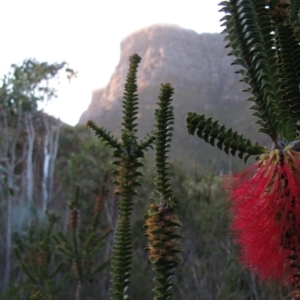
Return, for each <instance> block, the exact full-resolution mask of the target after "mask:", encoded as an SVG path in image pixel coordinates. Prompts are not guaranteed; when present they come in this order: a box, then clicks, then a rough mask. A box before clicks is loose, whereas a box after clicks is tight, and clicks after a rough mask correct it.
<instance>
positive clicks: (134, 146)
mask: <svg viewBox="0 0 300 300" xmlns="http://www.w3.org/2000/svg"><path fill="white" fill-rule="evenodd" d="M140 60H141V58H140V57H139V56H138V55H137V54H135V55H133V56H131V57H130V67H129V71H128V74H127V80H126V84H125V92H124V100H123V105H122V106H123V123H122V125H123V128H122V136H121V141H117V140H116V139H115V138H114V137H113V136H112V135H110V133H109V132H107V130H106V129H104V128H102V127H101V128H99V127H97V126H96V125H95V124H94V123H93V122H92V121H89V122H88V126H89V127H91V128H92V129H93V130H94V131H95V132H96V135H97V136H98V137H99V138H100V139H102V140H103V141H105V142H106V143H107V144H109V145H110V146H111V147H112V148H114V149H115V151H114V154H113V157H114V158H115V161H114V162H113V164H114V165H115V167H116V169H115V170H114V172H113V173H114V175H115V176H116V180H115V181H114V184H115V185H116V191H115V193H116V194H117V195H119V196H120V200H119V203H118V212H119V221H118V226H117V230H116V234H115V242H114V247H113V252H112V268H113V271H112V273H113V276H112V277H113V279H112V283H113V286H112V291H113V295H112V299H113V300H124V299H130V297H129V295H128V287H129V277H130V269H131V257H132V233H131V226H130V215H131V211H132V207H133V196H134V195H136V186H138V185H139V183H138V181H137V178H138V176H140V175H141V173H140V172H138V171H137V169H138V167H140V166H141V165H142V164H141V163H140V162H139V159H140V158H141V157H143V155H144V154H143V151H144V150H146V148H147V147H149V146H150V145H151V144H152V142H153V141H154V136H153V135H148V136H147V138H146V139H144V140H143V141H142V142H140V143H138V142H137V135H136V132H137V130H136V126H137V123H136V119H137V110H138V95H137V84H136V73H137V67H138V64H139V62H140Z"/></svg>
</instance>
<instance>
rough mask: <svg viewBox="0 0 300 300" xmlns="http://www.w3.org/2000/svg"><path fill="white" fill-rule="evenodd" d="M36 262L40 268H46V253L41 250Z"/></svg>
mask: <svg viewBox="0 0 300 300" xmlns="http://www.w3.org/2000/svg"><path fill="white" fill-rule="evenodd" d="M37 262H38V264H39V266H40V267H46V266H47V253H46V252H45V251H43V250H42V251H40V252H39V253H38V257H37Z"/></svg>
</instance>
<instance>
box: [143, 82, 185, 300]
mask: <svg viewBox="0 0 300 300" xmlns="http://www.w3.org/2000/svg"><path fill="white" fill-rule="evenodd" d="M173 91H174V89H173V87H172V86H171V85H170V84H169V83H167V84H162V85H161V89H160V93H159V95H158V98H159V101H158V102H157V105H158V108H157V109H156V110H155V119H156V124H155V131H154V135H155V150H156V151H155V152H156V153H155V166H156V176H155V179H154V182H155V189H154V191H153V193H152V196H151V198H150V201H151V204H150V206H149V210H148V211H147V213H146V214H145V216H144V218H145V225H144V228H145V236H146V237H147V239H148V244H147V248H146V250H147V252H148V257H149V261H150V262H151V263H152V264H153V269H154V271H155V278H154V289H153V291H154V299H155V300H170V299H171V298H172V295H173V285H174V284H173V281H172V280H173V275H174V272H175V268H176V267H177V265H178V264H179V263H180V253H181V251H182V249H181V248H180V242H179V240H180V239H181V238H182V237H183V236H182V233H181V226H182V223H181V222H180V221H179V216H178V214H177V213H176V204H177V199H176V198H175V197H174V195H173V191H172V188H171V184H170V174H169V162H168V156H167V154H168V152H169V148H170V143H171V138H172V130H173V128H172V125H173V119H174V116H173V107H172V106H171V102H172V95H173Z"/></svg>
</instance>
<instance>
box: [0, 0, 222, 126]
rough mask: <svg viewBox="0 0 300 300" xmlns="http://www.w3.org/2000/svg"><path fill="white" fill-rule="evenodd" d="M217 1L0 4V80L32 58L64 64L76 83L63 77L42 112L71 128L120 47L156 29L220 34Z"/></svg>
mask: <svg viewBox="0 0 300 300" xmlns="http://www.w3.org/2000/svg"><path fill="white" fill-rule="evenodd" d="M219 2H221V0H183V1H179V0H152V1H143V0H84V1H83V0H0V4H1V10H0V28H1V51H0V53H1V55H0V74H4V73H5V72H6V71H7V69H8V66H9V65H10V64H12V63H20V62H22V61H23V60H24V59H25V58H36V59H37V60H38V61H47V62H49V63H53V62H61V61H66V62H68V63H69V66H70V67H71V68H73V69H74V70H76V71H78V72H79V73H78V79H76V80H73V81H71V84H69V82H68V80H67V79H66V77H65V74H64V73H63V74H62V76H61V79H60V82H61V83H60V86H59V90H58V98H57V99H54V100H53V101H52V103H51V104H48V107H47V108H46V111H47V112H48V113H50V114H52V115H54V116H56V117H59V118H60V119H61V120H62V121H64V122H66V123H68V124H70V125H75V124H76V123H77V122H78V120H79V117H80V115H81V113H82V112H84V111H85V110H86V109H87V107H88V105H89V103H90V101H91V96H92V91H93V90H95V89H98V88H101V87H104V86H105V85H106V84H107V83H108V82H109V79H110V77H111V75H112V73H113V71H114V69H115V67H116V66H117V64H118V61H119V56H120V42H121V41H122V39H123V38H125V37H126V36H127V35H129V34H131V33H132V32H134V31H136V30H139V29H141V28H143V27H146V26H150V25H153V24H156V23H168V24H177V25H179V26H181V27H183V28H187V29H192V30H195V31H196V32H198V33H203V32H211V33H215V32H221V27H220V22H219V19H220V18H221V17H222V15H221V14H220V13H218V10H219V9H220V7H219V6H218V3H219Z"/></svg>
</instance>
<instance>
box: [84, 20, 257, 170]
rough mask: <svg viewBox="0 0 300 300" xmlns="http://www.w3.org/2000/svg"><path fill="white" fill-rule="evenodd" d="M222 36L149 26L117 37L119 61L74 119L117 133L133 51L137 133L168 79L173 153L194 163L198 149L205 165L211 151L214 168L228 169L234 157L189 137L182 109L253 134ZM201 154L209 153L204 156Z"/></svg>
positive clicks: (144, 125) (147, 125) (148, 119)
mask: <svg viewBox="0 0 300 300" xmlns="http://www.w3.org/2000/svg"><path fill="white" fill-rule="evenodd" d="M223 39H224V36H222V35H221V34H198V33H196V32H195V31H192V30H188V29H183V28H181V27H178V26H175V25H154V26H151V27H148V28H145V29H142V30H139V31H137V32H134V33H133V34H131V35H129V36H128V37H126V38H125V39H124V40H123V41H122V43H121V55H120V61H119V64H118V66H117V67H116V69H115V71H114V73H113V74H112V76H111V79H110V82H109V84H108V85H107V86H106V87H105V88H103V89H100V90H96V91H94V93H93V97H92V100H91V103H90V106H89V107H88V109H87V110H86V111H85V112H84V113H83V114H82V116H81V118H80V121H79V123H86V122H87V121H88V120H89V119H91V120H94V121H95V122H96V123H97V124H98V125H100V126H105V127H107V128H108V129H109V130H110V131H112V132H113V133H115V134H117V135H118V132H120V123H121V114H122V109H121V104H122V95H123V87H124V83H125V80H126V74H127V70H128V64H129V62H128V58H129V56H131V55H132V54H134V53H137V54H138V55H139V56H141V57H142V61H141V63H140V66H139V71H138V75H137V78H138V80H137V83H138V90H139V100H140V112H139V120H138V122H139V124H140V127H139V133H140V134H141V136H144V135H145V134H146V133H147V132H149V131H150V130H151V125H152V124H153V122H154V118H153V112H154V109H155V108H156V105H155V103H156V101H157V95H158V93H159V88H160V84H161V83H166V82H170V83H171V84H172V86H173V87H174V88H175V94H174V102H173V106H174V113H175V126H174V138H173V145H172V154H174V156H175V157H177V158H178V157H180V159H181V160H182V159H183V157H182V156H183V154H187V155H188V157H189V161H190V162H191V163H194V162H197V161H198V162H199V152H201V153H203V155H201V164H204V165H209V164H211V162H212V155H216V156H218V159H217V165H218V168H220V169H227V168H229V169H230V168H231V164H232V163H233V165H234V164H235V161H238V159H234V158H232V159H231V158H230V159H228V157H225V156H222V155H220V152H218V151H215V150H214V149H213V148H212V147H210V146H209V145H205V143H204V142H202V141H201V140H200V139H199V138H197V137H190V136H189V135H188V133H187V130H186V128H185V118H186V115H187V112H188V111H195V112H197V113H199V114H203V113H205V114H206V115H207V116H212V117H213V118H217V119H220V123H225V124H226V125H227V127H228V128H230V127H233V128H235V129H240V130H239V131H241V132H242V133H245V134H246V136H249V137H254V136H255V134H254V132H255V129H254V125H253V121H254V119H253V118H251V117H250V113H249V111H247V109H246V108H247V107H248V106H249V104H250V103H249V102H248V101H246V99H247V96H248V95H246V94H243V93H242V90H243V88H244V86H243V85H242V84H241V83H239V80H240V76H239V75H238V74H235V68H234V67H233V66H230V64H231V62H232V61H233V57H232V56H228V55H227V53H228V52H229V51H230V50H228V49H225V45H226V43H225V42H224V41H223ZM183 139H184V143H183ZM205 153H207V155H208V154H209V156H206V157H207V158H206V159H204V158H203V157H204V156H205ZM204 160H205V161H204ZM228 161H229V163H228Z"/></svg>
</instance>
